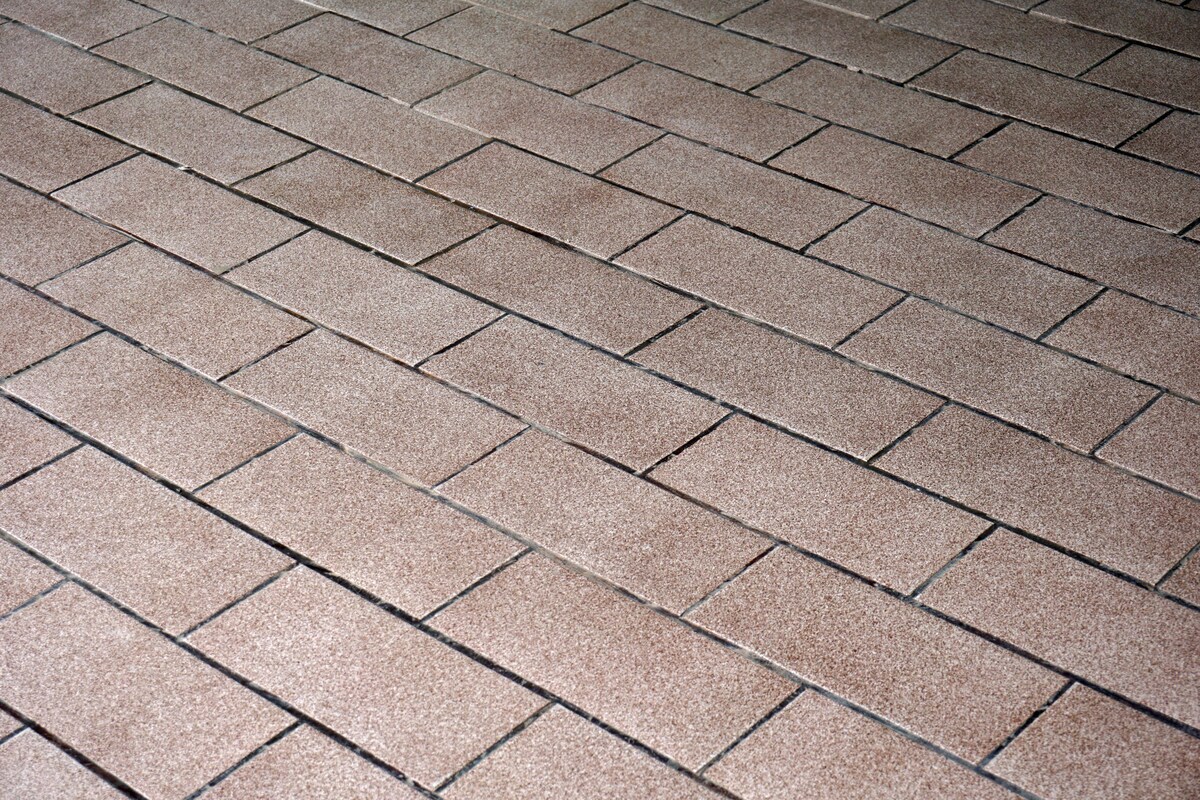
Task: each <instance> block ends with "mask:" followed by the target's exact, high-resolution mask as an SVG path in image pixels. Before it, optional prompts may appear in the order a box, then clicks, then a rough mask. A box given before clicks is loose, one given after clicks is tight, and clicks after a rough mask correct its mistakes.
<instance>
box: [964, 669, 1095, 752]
mask: <svg viewBox="0 0 1200 800" xmlns="http://www.w3.org/2000/svg"><path fill="white" fill-rule="evenodd" d="M1075 685H1076V683H1075V681H1073V680H1068V681H1067V682H1066V683H1064V684H1063V685H1062V686H1060V687H1058V689H1057V691H1055V692H1054V693H1053V694H1051V695H1050V697H1049V698H1047V699H1046V702H1044V703H1042V704H1041V705H1040V706H1038V707H1037V708H1036V709H1034V711H1033V713H1032V714H1030V715H1029V716H1028V717H1027V718H1026V719H1025V721H1024V722H1022V723H1021V724H1020V725H1018V726H1017V727H1016V729H1015V730H1014V731H1013V732H1012V733H1010V734H1009V735H1008V736H1007V737H1005V739H1004V741H1003V742H1001V743H1000V744H998V745H996V748H995V749H994V750H992V752H990V753H988V754H987V755H986V756H984V757H983V758H981V759H980V760H979V766H980V767H981V768H985V767H987V765H988V764H990V763H992V761H994V760H995V759H996V756H998V755H1000V753H1002V752H1004V748H1006V747H1008V746H1009V745H1010V744H1012V743H1013V742H1014V741H1016V739H1017V737H1018V736H1020V735H1021V734H1022V733H1024V732H1025V731H1026V730H1027V729H1028V728H1029V726H1030V725H1032V724H1033V723H1035V722H1037V720H1038V717H1040V716H1042V714H1045V713H1046V712H1047V711H1049V710H1050V707H1051V706H1052V705H1054V704H1055V703H1056V702H1058V699H1059V698H1060V697H1062V696H1063V695H1064V694H1066V693H1067V691H1068V690H1069V689H1070V688H1071V687H1072V686H1075Z"/></svg>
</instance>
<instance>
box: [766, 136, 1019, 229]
mask: <svg viewBox="0 0 1200 800" xmlns="http://www.w3.org/2000/svg"><path fill="white" fill-rule="evenodd" d="M977 147H978V145H977ZM771 166H773V167H776V168H778V169H782V170H785V171H787V172H791V173H794V174H796V175H799V176H800V177H802V178H807V179H809V180H812V181H816V182H818V183H822V184H825V185H828V186H832V187H834V188H835V189H839V190H841V191H843V192H847V193H849V194H852V195H854V196H856V197H860V198H862V199H864V200H869V201H871V202H873V203H879V204H881V205H885V206H889V207H891V208H894V209H896V210H897V211H902V212H904V213H906V214H911V215H912V216H914V217H917V218H919V219H923V220H926V221H927V222H934V223H937V224H938V225H942V226H945V227H947V228H951V229H953V230H956V231H958V232H959V233H962V234H965V235H967V236H980V235H982V234H984V233H986V232H987V231H988V230H990V229H991V228H993V227H995V226H996V225H999V224H1000V223H1001V222H1003V221H1004V220H1005V219H1007V218H1008V217H1010V216H1012V215H1013V214H1015V213H1016V212H1017V211H1019V210H1020V209H1021V208H1022V207H1024V206H1025V205H1027V204H1028V203H1029V202H1031V201H1032V200H1034V199H1036V198H1037V192H1035V191H1032V190H1030V189H1026V188H1023V187H1021V186H1014V185H1013V184H1011V183H1006V182H1005V181H1001V180H997V179H995V178H992V177H990V176H988V175H982V174H980V173H978V172H974V171H972V170H968V169H964V168H962V167H960V166H958V165H956V164H952V163H949V162H946V161H942V160H941V159H938V158H934V157H932V156H927V155H923V154H921V153H916V152H913V151H912V150H906V149H904V148H902V147H899V146H897V145H893V144H888V143H887V142H883V141H880V140H879V139H875V138H873V137H870V136H866V135H864V134H861V133H856V132H854V131H851V130H848V129H846V128H826V129H825V130H823V131H821V132H820V133H818V134H817V135H816V136H814V137H812V138H811V139H806V140H805V141H803V142H801V143H800V144H798V145H796V146H795V147H793V148H792V149H791V150H787V151H785V152H784V153H782V154H781V155H779V156H776V157H775V158H774V159H772V160H771Z"/></svg>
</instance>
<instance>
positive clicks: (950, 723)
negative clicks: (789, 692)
mask: <svg viewBox="0 0 1200 800" xmlns="http://www.w3.org/2000/svg"><path fill="white" fill-rule="evenodd" d="M689 617H690V618H691V619H692V620H693V621H695V622H697V623H699V624H700V625H702V626H703V627H705V628H707V629H709V630H711V631H713V632H715V633H716V634H717V635H719V636H722V637H724V638H726V639H729V640H731V641H733V642H734V643H735V644H739V645H741V646H743V647H746V648H748V649H750V650H753V651H754V652H756V653H758V654H760V655H762V656H764V657H765V658H768V659H770V660H771V661H773V662H775V663H777V664H780V665H781V666H783V667H785V668H786V669H789V670H791V671H793V672H795V673H797V674H798V675H800V676H801V677H803V678H805V679H806V680H809V681H811V682H813V683H815V684H817V685H818V686H822V687H824V688H825V689H828V690H829V691H831V692H834V693H835V694H838V695H840V696H842V697H845V698H846V699H848V700H850V701H851V702H853V703H856V704H858V705H860V706H862V707H864V708H866V709H867V710H868V711H871V712H872V713H875V714H878V715H879V716H881V717H883V718H884V719H887V720H890V721H891V722H894V723H895V724H897V725H899V726H900V727H902V728H905V729H907V730H909V731H911V732H913V733H915V734H916V735H918V736H920V737H922V738H924V739H927V740H929V741H931V742H933V743H934V744H936V745H939V746H941V747H944V748H946V749H947V750H949V751H951V752H952V753H955V754H957V755H959V756H962V757H963V758H965V759H967V760H968V761H977V760H979V759H980V758H982V757H983V756H984V755H986V754H987V753H988V752H990V751H991V750H992V749H993V748H994V747H996V746H997V745H999V744H1000V743H1001V742H1003V741H1004V739H1005V737H1007V736H1008V734H1009V733H1010V732H1011V731H1012V730H1014V729H1015V728H1016V727H1017V726H1018V725H1019V724H1021V723H1022V722H1023V721H1024V720H1025V719H1026V718H1027V717H1028V716H1029V715H1030V714H1031V713H1033V711H1034V710H1036V709H1037V708H1038V707H1039V706H1040V705H1041V704H1042V703H1044V702H1045V701H1046V700H1047V698H1049V697H1050V695H1052V694H1053V693H1054V691H1055V690H1056V689H1057V688H1058V687H1060V686H1062V684H1063V683H1064V681H1063V679H1062V678H1061V677H1059V676H1058V675H1055V674H1054V673H1053V672H1050V671H1049V670H1047V669H1044V668H1042V667H1039V666H1037V665H1036V664H1034V663H1033V662H1032V661H1027V660H1025V659H1023V658H1021V657H1020V656H1017V655H1014V654H1013V653H1011V652H1009V651H1007V650H1004V649H1002V648H1000V647H999V646H997V645H994V644H991V643H990V642H988V641H986V640H985V639H982V638H980V637H978V636H975V635H973V634H971V633H968V632H967V631H965V630H963V629H961V628H958V627H955V626H954V625H951V624H950V623H948V622H945V621H943V620H941V619H938V618H937V617H935V616H933V615H932V614H928V613H926V612H924V611H922V610H921V609H919V608H915V607H913V606H911V605H908V604H906V603H904V602H901V601H900V600H896V599H893V598H891V597H889V596H888V595H886V594H884V593H883V592H881V591H879V590H878V589H875V588H872V587H871V586H868V585H867V584H865V583H862V582H860V581H858V580H855V579H854V578H851V577H849V576H847V575H843V574H842V573H840V572H838V571H836V570H834V569H832V568H830V567H826V566H823V565H822V564H819V563H818V562H816V561H814V560H813V559H811V558H807V557H805V556H802V555H800V554H798V553H796V552H794V551H791V550H787V549H779V550H776V551H774V552H773V553H771V554H770V555H768V556H767V557H766V558H764V559H762V560H760V561H758V562H757V563H755V564H754V566H752V567H751V568H750V569H748V570H746V571H745V572H743V573H742V574H741V575H740V576H738V578H736V579H735V580H734V581H733V582H732V583H730V584H729V586H727V587H726V588H725V589H723V590H722V591H721V592H720V593H718V594H717V595H715V596H714V597H713V598H712V599H711V600H709V601H708V602H707V603H705V604H704V605H702V606H700V608H698V609H697V610H696V611H694V612H692V613H691V614H690V615H689ZM734 752H735V753H736V751H734Z"/></svg>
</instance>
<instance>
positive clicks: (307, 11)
mask: <svg viewBox="0 0 1200 800" xmlns="http://www.w3.org/2000/svg"><path fill="white" fill-rule="evenodd" d="M146 5H148V6H152V7H153V8H157V9H158V10H159V11H165V12H166V13H168V14H170V15H171V16H174V17H180V18H181V19H185V20H187V21H188V22H191V23H194V24H196V25H199V26H200V27H201V28H208V29H209V30H211V31H216V32H217V33H223V34H225V35H226V36H232V37H233V38H234V39H237V40H238V41H242V42H249V41H253V40H254V39H259V38H262V37H263V36H266V35H267V34H269V33H274V32H275V31H277V30H279V29H280V28H286V27H288V26H289V25H295V24H296V23H297V22H300V21H301V20H304V19H307V18H308V17H311V16H313V15H314V14H317V13H318V9H316V8H314V7H313V6H310V5H308V4H307V3H300V2H297V1H296V0H255V2H254V3H243V2H241V0H149V2H147V3H146Z"/></svg>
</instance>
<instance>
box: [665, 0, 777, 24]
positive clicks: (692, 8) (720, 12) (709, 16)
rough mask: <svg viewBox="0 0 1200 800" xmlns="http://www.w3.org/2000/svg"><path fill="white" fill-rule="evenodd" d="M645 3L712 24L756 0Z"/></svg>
mask: <svg viewBox="0 0 1200 800" xmlns="http://www.w3.org/2000/svg"><path fill="white" fill-rule="evenodd" d="M645 2H646V4H647V5H652V6H657V7H658V8H665V9H667V10H668V11H674V12H675V13H676V14H683V15H684V16H687V17H692V18H693V19H699V20H703V21H704V22H711V23H713V24H714V25H715V24H717V23H718V22H724V21H725V20H727V19H729V18H730V17H733V16H736V15H737V14H739V13H741V12H742V11H745V10H746V9H747V8H749V7H750V6H752V5H755V2H756V0H645Z"/></svg>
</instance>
